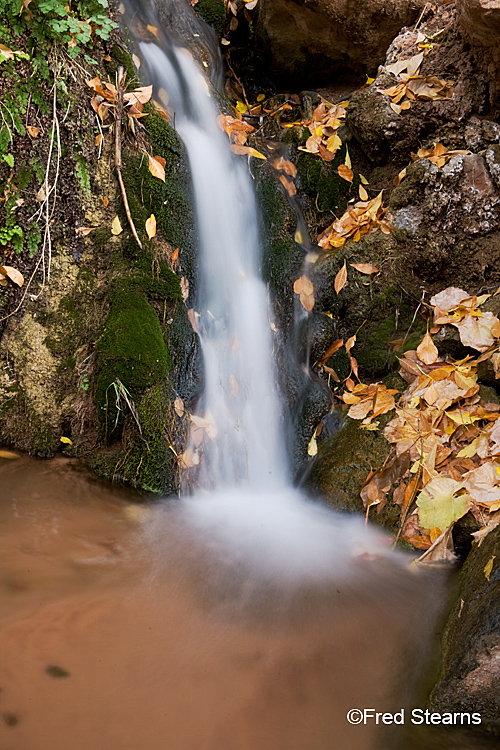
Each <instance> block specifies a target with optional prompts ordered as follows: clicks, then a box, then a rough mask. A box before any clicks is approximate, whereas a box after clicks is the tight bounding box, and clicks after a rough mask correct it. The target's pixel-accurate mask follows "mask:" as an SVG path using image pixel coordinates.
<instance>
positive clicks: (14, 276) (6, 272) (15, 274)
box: [0, 266, 24, 287]
mask: <svg viewBox="0 0 500 750" xmlns="http://www.w3.org/2000/svg"><path fill="white" fill-rule="evenodd" d="M0 273H1V274H3V276H7V278H9V279H10V280H11V281H13V282H14V284H17V286H19V287H20V286H22V285H23V284H24V276H23V275H22V273H21V272H20V271H18V270H17V268H12V266H0Z"/></svg>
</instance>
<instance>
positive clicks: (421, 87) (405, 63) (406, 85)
mask: <svg viewBox="0 0 500 750" xmlns="http://www.w3.org/2000/svg"><path fill="white" fill-rule="evenodd" d="M424 54H425V50H424V51H422V52H419V53H418V55H413V57H410V58H409V59H407V60H397V61H396V62H395V63H392V65H386V68H385V69H386V71H388V72H389V73H392V74H393V75H395V76H396V78H397V79H398V83H397V84H396V85H395V86H390V87H389V88H388V89H382V91H381V93H382V94H385V95H386V96H388V97H390V99H391V102H390V107H391V109H392V110H394V112H396V113H397V114H400V112H401V111H403V110H407V109H410V107H411V103H412V102H414V101H426V102H433V101H438V100H443V99H451V97H452V94H453V86H454V82H452V81H446V80H443V79H441V78H438V77H437V76H421V75H418V70H419V68H420V65H421V63H422V60H423V58H424ZM404 71H406V72H404Z"/></svg>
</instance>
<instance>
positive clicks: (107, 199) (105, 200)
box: [102, 195, 109, 208]
mask: <svg viewBox="0 0 500 750" xmlns="http://www.w3.org/2000/svg"><path fill="white" fill-rule="evenodd" d="M102 202H103V203H104V208H107V207H108V205H109V198H108V196H107V195H105V196H104V198H103V199H102Z"/></svg>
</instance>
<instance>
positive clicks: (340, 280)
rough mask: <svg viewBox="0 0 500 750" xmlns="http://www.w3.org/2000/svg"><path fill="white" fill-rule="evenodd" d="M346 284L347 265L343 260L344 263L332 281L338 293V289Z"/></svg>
mask: <svg viewBox="0 0 500 750" xmlns="http://www.w3.org/2000/svg"><path fill="white" fill-rule="evenodd" d="M346 284H347V265H346V261H344V265H343V266H342V268H341V269H340V271H339V272H338V274H337V275H336V276H335V281H334V283H333V286H334V288H335V291H336V292H337V294H339V293H340V291H341V290H342V289H343V288H344V287H345V285H346Z"/></svg>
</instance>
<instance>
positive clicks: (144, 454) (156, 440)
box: [118, 382, 174, 492]
mask: <svg viewBox="0 0 500 750" xmlns="http://www.w3.org/2000/svg"><path fill="white" fill-rule="evenodd" d="M171 401H172V389H171V388H170V386H169V384H168V383H166V382H164V383H161V384H158V385H157V386H155V387H153V388H150V389H149V390H147V391H146V392H145V393H144V395H143V396H142V398H141V400H140V403H139V406H138V409H137V412H138V417H139V423H140V425H141V429H142V435H140V433H139V430H138V428H137V427H136V425H135V423H134V425H133V433H134V434H133V438H132V440H133V445H132V446H131V447H130V448H129V449H128V450H127V451H126V453H125V454H124V456H123V458H122V460H121V462H120V463H119V464H118V471H119V472H120V474H122V475H123V477H124V478H125V479H126V480H127V481H128V482H130V483H131V484H133V485H134V486H136V487H141V488H143V489H145V490H149V491H150V492H166V491H167V490H169V489H171V482H172V471H173V465H174V454H173V453H172V451H171V450H170V449H169V447H168V444H167V441H166V439H165V436H166V433H168V426H169V422H170V420H171Z"/></svg>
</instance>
